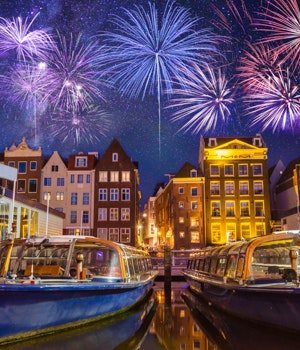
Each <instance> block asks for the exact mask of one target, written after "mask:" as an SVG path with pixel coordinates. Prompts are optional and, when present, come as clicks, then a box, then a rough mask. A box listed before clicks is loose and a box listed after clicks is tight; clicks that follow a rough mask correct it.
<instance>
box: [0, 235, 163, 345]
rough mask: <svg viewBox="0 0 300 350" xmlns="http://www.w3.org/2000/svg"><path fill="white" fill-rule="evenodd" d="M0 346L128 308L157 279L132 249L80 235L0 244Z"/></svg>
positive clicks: (141, 255)
mask: <svg viewBox="0 0 300 350" xmlns="http://www.w3.org/2000/svg"><path fill="white" fill-rule="evenodd" d="M0 264H1V265H0V267H1V277H0V314H1V318H0V344H4V343H9V342H12V341H16V340H21V339H24V338H28V337H33V336H37V335H41V334H45V333H51V332H54V331H57V330H65V329H67V328H71V327H76V326H79V325H82V324H85V323H88V322H92V321H96V320H99V319H102V318H104V317H108V316H112V315H116V314H118V313H120V312H123V311H125V310H129V309H130V308H132V307H133V306H134V305H136V304H137V303H139V302H141V301H142V300H144V299H146V298H147V296H148V295H149V293H151V291H152V286H153V283H154V279H155V277H156V275H157V272H155V271H154V270H153V269H152V265H151V257H150V255H149V254H148V253H147V252H146V251H144V250H140V249H137V248H135V247H132V246H128V245H124V244H119V243H115V242H112V241H108V240H102V239H98V238H95V237H86V236H67V235H66V236H44V237H40V236H35V237H31V238H29V239H13V238H12V239H11V240H9V239H8V240H5V241H1V242H0Z"/></svg>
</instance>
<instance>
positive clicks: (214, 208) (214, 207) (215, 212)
mask: <svg viewBox="0 0 300 350" xmlns="http://www.w3.org/2000/svg"><path fill="white" fill-rule="evenodd" d="M220 206H221V204H220V202H211V216H214V217H219V216H220V214H221V210H220Z"/></svg>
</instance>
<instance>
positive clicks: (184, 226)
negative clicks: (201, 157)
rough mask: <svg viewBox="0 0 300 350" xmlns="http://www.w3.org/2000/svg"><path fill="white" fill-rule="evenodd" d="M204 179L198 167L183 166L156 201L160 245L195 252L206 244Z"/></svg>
mask: <svg viewBox="0 0 300 350" xmlns="http://www.w3.org/2000/svg"><path fill="white" fill-rule="evenodd" d="M203 191H204V178H203V177H202V176H200V174H199V171H198V169H197V167H195V166H193V165H192V164H190V163H185V164H184V165H183V167H182V168H181V169H180V170H179V172H178V173H177V174H176V175H174V176H170V180H169V182H168V184H167V185H166V187H165V188H164V189H163V191H162V192H161V193H159V194H158V195H157V197H156V200H155V221H156V228H157V231H158V233H157V234H158V239H159V245H161V244H165V243H167V244H169V245H170V247H171V248H172V249H195V248H200V247H203V246H204V245H205V236H204V218H203V214H204V209H203V194H204V192H203Z"/></svg>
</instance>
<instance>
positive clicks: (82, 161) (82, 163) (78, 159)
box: [75, 157, 87, 168]
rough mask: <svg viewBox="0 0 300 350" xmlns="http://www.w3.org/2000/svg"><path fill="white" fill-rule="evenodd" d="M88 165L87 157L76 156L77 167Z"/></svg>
mask: <svg viewBox="0 0 300 350" xmlns="http://www.w3.org/2000/svg"><path fill="white" fill-rule="evenodd" d="M86 166H87V157H76V158H75V167H76V168H79V167H84V168H86Z"/></svg>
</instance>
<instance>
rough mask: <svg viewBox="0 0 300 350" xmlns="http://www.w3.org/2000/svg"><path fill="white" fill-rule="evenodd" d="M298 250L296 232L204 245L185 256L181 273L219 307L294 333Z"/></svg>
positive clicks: (299, 320) (299, 324)
mask: <svg viewBox="0 0 300 350" xmlns="http://www.w3.org/2000/svg"><path fill="white" fill-rule="evenodd" d="M299 249H300V232H299V231H297V232H281V233H275V234H271V235H267V236H261V237H257V238H254V239H251V240H249V241H243V242H237V243H233V244H229V245H225V246H221V247H213V248H205V249H203V250H201V251H199V253H196V254H194V255H193V256H191V257H190V259H189V262H188V266H187V269H186V270H185V271H184V276H185V278H186V280H187V282H188V284H189V285H190V287H191V289H192V290H193V291H195V292H196V293H197V294H198V297H202V298H204V299H205V300H206V301H207V302H209V303H210V304H212V305H214V306H215V307H218V308H220V309H221V310H222V311H224V312H227V313H229V314H232V315H235V316H238V317H241V318H243V319H248V320H251V321H255V322H258V323H261V324H265V325H268V326H272V327H277V328H279V329H280V330H286V331H287V330H288V331H293V332H297V333H299V332H300V312H299V311H300V310H299V307H300V287H299V280H298V273H299V269H300V266H299V259H298V255H299Z"/></svg>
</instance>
